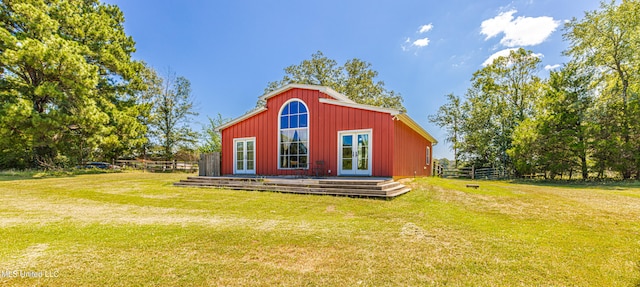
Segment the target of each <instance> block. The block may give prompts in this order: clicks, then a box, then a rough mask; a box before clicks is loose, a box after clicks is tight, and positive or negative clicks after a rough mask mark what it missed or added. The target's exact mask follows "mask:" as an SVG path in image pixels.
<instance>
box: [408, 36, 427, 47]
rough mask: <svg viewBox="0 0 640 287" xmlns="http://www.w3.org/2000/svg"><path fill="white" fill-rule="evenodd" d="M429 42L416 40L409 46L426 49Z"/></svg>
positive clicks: (423, 39) (425, 39) (424, 39)
mask: <svg viewBox="0 0 640 287" xmlns="http://www.w3.org/2000/svg"><path fill="white" fill-rule="evenodd" d="M429 42H430V41H429V38H422V39H418V40H415V41H413V44H411V45H413V46H416V47H426V46H428V45H429Z"/></svg>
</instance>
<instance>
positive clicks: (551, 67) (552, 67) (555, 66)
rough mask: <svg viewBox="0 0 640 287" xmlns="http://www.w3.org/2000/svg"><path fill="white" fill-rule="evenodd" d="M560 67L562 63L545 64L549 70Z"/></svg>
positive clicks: (545, 67)
mask: <svg viewBox="0 0 640 287" xmlns="http://www.w3.org/2000/svg"><path fill="white" fill-rule="evenodd" d="M560 67H561V65H560V64H555V65H546V66H544V69H545V70H547V71H549V70H555V69H557V68H560Z"/></svg>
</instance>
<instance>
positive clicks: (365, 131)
mask: <svg viewBox="0 0 640 287" xmlns="http://www.w3.org/2000/svg"><path fill="white" fill-rule="evenodd" d="M363 134H366V135H368V136H369V145H368V148H367V159H368V161H367V167H368V169H367V170H358V164H357V162H358V158H359V157H360V155H359V154H358V153H357V146H358V135H363ZM345 135H351V136H353V148H354V150H356V152H355V153H354V155H353V158H352V159H353V164H352V169H351V170H343V168H342V159H343V158H342V137H343V136H345ZM372 154H373V129H362V130H346V131H338V175H355V176H371V175H372V168H371V163H372V162H373V160H372Z"/></svg>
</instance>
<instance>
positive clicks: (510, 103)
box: [461, 48, 541, 168]
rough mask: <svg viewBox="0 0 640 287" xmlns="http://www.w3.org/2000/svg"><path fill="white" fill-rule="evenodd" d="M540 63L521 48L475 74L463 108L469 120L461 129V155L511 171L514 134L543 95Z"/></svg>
mask: <svg viewBox="0 0 640 287" xmlns="http://www.w3.org/2000/svg"><path fill="white" fill-rule="evenodd" d="M539 63H540V59H539V58H538V57H537V56H535V55H534V54H533V53H532V52H531V51H526V50H524V49H522V48H521V49H518V50H515V51H511V52H510V54H509V56H507V57H499V58H497V59H495V60H494V61H493V63H492V64H490V65H488V66H486V67H484V68H482V69H480V70H479V71H477V72H475V73H474V75H473V78H472V79H471V81H472V87H471V88H469V89H468V91H467V94H466V101H465V103H464V104H463V105H462V107H463V108H462V110H463V113H464V114H466V115H467V116H466V117H465V120H464V121H463V124H462V128H461V130H462V133H463V142H464V144H463V145H462V149H461V153H462V154H463V155H464V156H465V157H466V158H468V159H471V160H472V161H473V164H477V165H489V166H499V167H504V168H510V167H511V165H512V161H511V158H510V157H509V155H508V154H507V150H509V149H510V148H511V145H512V134H513V131H514V129H515V127H516V126H518V125H519V124H520V123H521V122H523V121H524V120H525V119H527V118H529V117H531V116H532V114H533V106H534V103H535V101H536V99H537V97H538V94H540V89H541V84H540V78H538V77H537V76H536V73H537V67H538V65H539Z"/></svg>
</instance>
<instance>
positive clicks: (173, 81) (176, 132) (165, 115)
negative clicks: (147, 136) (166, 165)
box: [149, 70, 198, 159]
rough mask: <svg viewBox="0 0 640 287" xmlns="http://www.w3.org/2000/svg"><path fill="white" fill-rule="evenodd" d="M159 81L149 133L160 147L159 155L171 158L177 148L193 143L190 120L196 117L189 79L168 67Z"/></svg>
mask: <svg viewBox="0 0 640 287" xmlns="http://www.w3.org/2000/svg"><path fill="white" fill-rule="evenodd" d="M158 83H159V84H160V85H161V86H160V87H161V88H160V89H157V88H156V91H158V92H159V93H158V94H156V95H155V96H154V98H153V106H152V107H151V116H150V119H149V125H150V130H151V136H152V138H153V139H154V140H155V142H157V143H158V145H159V146H160V147H161V156H162V157H163V158H165V159H173V158H174V155H175V152H176V151H177V150H178V148H179V147H186V146H192V145H194V144H195V142H196V140H197V137H198V134H197V133H196V132H194V131H193V130H192V129H191V127H190V126H189V123H190V122H191V116H197V115H198V113H196V112H195V111H194V110H193V109H194V104H193V100H192V96H191V82H189V80H187V79H186V78H185V77H182V76H178V77H177V76H176V74H175V73H173V72H171V70H169V71H168V72H167V77H166V78H165V79H160V80H159V81H158Z"/></svg>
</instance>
